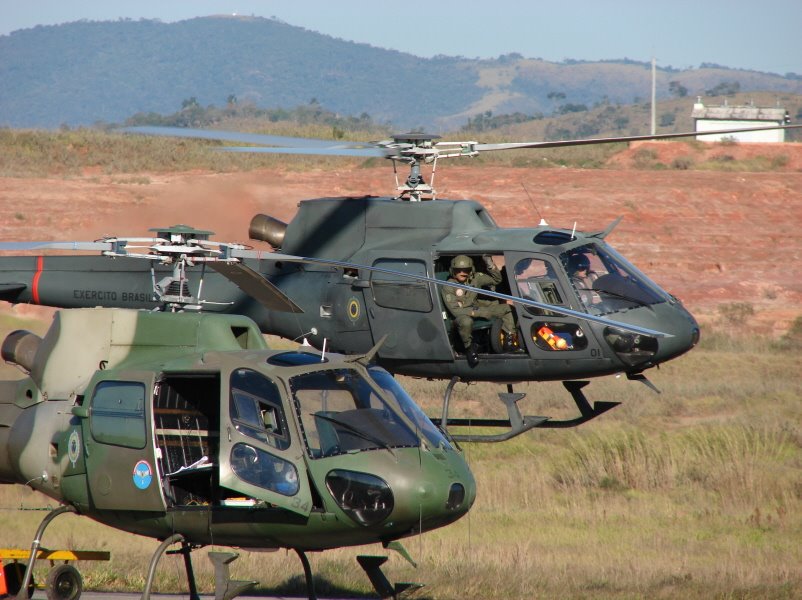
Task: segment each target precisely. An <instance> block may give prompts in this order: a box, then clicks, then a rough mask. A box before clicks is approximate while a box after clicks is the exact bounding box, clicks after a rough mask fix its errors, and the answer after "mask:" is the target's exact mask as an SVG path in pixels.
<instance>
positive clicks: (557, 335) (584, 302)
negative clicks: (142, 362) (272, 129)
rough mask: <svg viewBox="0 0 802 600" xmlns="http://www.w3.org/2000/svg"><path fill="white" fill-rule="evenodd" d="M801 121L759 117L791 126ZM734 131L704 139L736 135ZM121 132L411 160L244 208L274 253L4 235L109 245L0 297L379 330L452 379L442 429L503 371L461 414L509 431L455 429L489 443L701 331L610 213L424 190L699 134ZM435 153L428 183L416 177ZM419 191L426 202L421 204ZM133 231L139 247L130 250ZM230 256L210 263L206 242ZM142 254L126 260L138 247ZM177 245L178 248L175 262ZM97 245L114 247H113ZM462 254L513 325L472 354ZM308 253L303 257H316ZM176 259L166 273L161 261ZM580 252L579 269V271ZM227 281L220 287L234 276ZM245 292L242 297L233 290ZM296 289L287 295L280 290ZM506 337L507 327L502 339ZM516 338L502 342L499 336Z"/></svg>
mask: <svg viewBox="0 0 802 600" xmlns="http://www.w3.org/2000/svg"><path fill="white" fill-rule="evenodd" d="M793 127H800V126H799V125H786V126H775V127H760V128H757V129H778V128H793ZM739 131H744V129H728V130H721V131H716V132H706V133H707V134H711V133H712V134H716V135H721V134H722V133H736V132H739ZM129 133H135V134H147V135H170V136H183V137H194V138H204V139H212V140H219V141H222V142H231V141H235V142H236V141H239V142H244V143H251V144H253V143H258V144H264V145H263V146H259V147H255V146H247V147H232V146H222V147H221V150H224V151H233V152H267V153H295V154H338V155H350V156H366V157H368V156H383V157H385V158H388V159H390V160H391V161H392V162H393V165H394V167H395V166H396V165H397V164H398V163H402V164H406V165H408V166H409V168H410V171H409V175H408V176H407V178H406V180H405V181H404V182H398V175H397V171H396V181H397V184H398V185H397V188H398V194H397V195H396V196H394V197H373V196H368V197H354V198H318V199H311V200H305V201H302V202H300V203H299V208H298V211H297V214H296V215H295V217H294V218H293V219H292V220H291V222H289V223H284V222H281V221H279V220H278V219H275V218H273V217H271V216H269V215H263V214H260V215H256V216H255V217H254V218H253V220H252V221H251V226H250V230H249V235H250V237H251V238H252V239H254V240H257V241H261V242H267V243H268V244H269V245H270V246H271V247H272V248H273V250H274V251H273V252H267V251H258V250H254V249H253V248H245V247H235V245H231V244H223V243H218V242H212V241H211V240H210V239H209V238H210V235H211V232H208V231H196V230H193V229H191V228H189V227H187V226H183V225H182V226H176V227H173V228H162V229H156V230H153V231H155V233H156V237H155V238H149V239H137V238H107V239H104V240H99V241H98V243H97V244H95V245H94V246H93V245H92V244H91V243H89V244H79V243H75V242H66V243H28V244H25V243H23V244H18V243H17V244H15V243H5V244H0V249H6V250H38V249H42V248H60V249H83V250H99V251H100V252H101V253H102V254H104V255H105V257H103V256H95V257H92V256H82V257H65V256H46V257H45V256H34V257H31V256H29V257H6V258H0V298H2V299H4V300H8V301H11V302H33V303H38V304H45V305H50V306H61V307H82V306H95V305H103V306H112V307H128V308H157V307H159V306H163V305H165V304H166V305H170V306H172V307H174V308H175V307H180V308H181V309H183V310H187V309H190V308H192V309H196V310H200V309H203V310H206V311H212V312H236V313H239V314H245V315H248V316H249V317H251V318H252V319H253V320H254V321H255V322H256V323H257V324H258V325H259V327H260V329H261V330H262V331H263V332H267V333H272V334H277V335H280V336H282V337H285V338H288V339H301V338H306V339H308V340H309V341H310V342H311V343H312V344H313V345H314V346H316V347H318V348H320V349H322V348H324V347H326V348H327V349H328V350H331V351H336V352H343V353H346V354H353V353H355V354H358V353H364V352H367V351H368V350H369V349H370V348H371V347H373V345H374V344H375V343H376V342H377V341H378V340H379V339H381V338H382V337H384V336H386V341H385V343H384V344H383V345H382V346H381V348H380V349H379V350H378V353H377V356H376V360H377V361H378V363H379V364H380V365H382V366H383V367H385V368H386V369H388V370H389V371H390V372H392V373H397V374H404V375H410V376H415V377H426V378H435V379H445V380H450V382H449V384H448V386H447V388H446V392H445V395H444V399H443V414H442V417H441V418H440V419H438V420H436V421H435V422H437V423H439V424H440V425H441V426H442V427H443V428H447V427H448V426H449V425H458V424H465V423H464V422H463V421H461V420H459V419H449V417H448V413H449V410H448V407H449V400H450V396H451V393H452V391H453V389H454V386H455V384H456V383H457V382H458V381H464V382H471V381H491V382H499V383H502V384H506V386H507V392H506V393H502V394H500V396H499V397H500V399H501V401H502V402H503V403H504V404H505V406H506V407H507V411H508V416H509V419H502V420H493V419H479V420H477V419H473V420H472V421H471V423H472V424H474V425H487V426H500V427H505V428H506V427H509V429H508V430H507V431H505V432H503V433H501V434H499V435H481V434H480V435H471V436H458V437H455V439H457V440H463V439H467V440H472V441H499V440H504V439H509V438H510V437H513V436H515V435H519V434H521V433H523V432H524V431H527V430H529V429H531V428H533V427H569V426H574V425H578V424H581V423H584V422H586V421H587V420H589V419H592V418H594V417H596V416H598V415H600V414H602V413H603V412H605V411H606V410H609V409H610V408H612V407H613V406H616V405H617V403H614V402H602V401H597V402H595V403H594V404H593V405H591V404H590V402H589V401H588V400H587V398H586V397H585V395H584V392H583V391H582V390H583V387H584V386H585V385H586V384H587V381H585V380H587V379H588V378H592V377H598V376H604V375H610V374H625V375H626V376H627V377H628V378H629V379H631V380H635V381H641V382H643V383H646V384H647V385H651V384H650V383H649V382H648V380H647V379H646V377H645V375H644V372H645V371H646V370H648V369H650V368H652V367H655V366H657V365H659V364H661V363H663V362H665V361H668V360H671V359H673V358H675V357H677V356H680V355H681V354H683V353H685V352H687V351H688V350H690V349H691V348H693V346H694V345H695V344H696V343H697V342H698V340H699V327H698V325H697V323H696V321H695V319H694V318H693V316H692V315H691V314H690V313H689V312H688V311H687V310H686V309H685V308H684V307H683V305H682V303H681V302H680V301H679V300H678V299H677V298H676V297H674V296H672V295H671V294H669V293H667V292H666V291H664V290H663V289H661V288H660V287H659V286H658V285H657V284H656V283H654V282H653V281H651V280H650V279H649V278H648V277H647V276H646V275H645V274H643V273H642V272H641V271H639V270H638V269H637V268H636V267H635V266H634V265H632V264H631V263H630V262H629V261H628V260H627V259H626V258H625V257H624V256H623V255H621V254H620V253H619V252H617V251H616V250H615V249H614V248H613V247H612V246H610V245H609V244H608V243H607V242H606V238H607V237H608V236H609V235H610V233H611V232H612V231H613V229H614V227H615V226H616V225H617V223H618V221H614V222H613V223H611V224H610V225H609V226H608V227H606V228H605V229H603V230H599V231H590V232H582V231H576V230H569V229H563V228H556V227H551V226H549V225H548V224H547V223H545V222H541V223H540V224H539V225H538V226H536V227H522V228H501V227H499V226H498V225H497V224H496V222H495V221H494V220H493V217H492V216H491V215H490V213H489V212H488V211H487V210H486V209H485V208H484V207H483V206H482V205H481V204H479V203H478V202H475V201H472V200H442V199H436V193H435V190H434V188H433V186H432V182H433V178H434V173H435V168H436V164H437V161H438V160H439V159H441V158H452V157H471V156H476V155H477V154H479V153H480V152H485V151H498V150H508V149H516V148H552V147H559V146H571V145H587V144H600V143H611V142H622V141H638V140H651V139H673V138H679V137H691V136H698V135H699V134H698V133H697V132H688V133H675V134H659V135H654V136H651V135H650V136H630V137H622V138H603V139H583V140H568V141H550V142H519V143H506V144H480V143H478V142H475V141H467V142H437V141H436V140H437V139H438V137H437V136H433V135H427V134H417V133H410V134H403V135H397V136H394V137H393V138H392V139H388V140H383V141H381V142H376V143H366V142H364V143H363V142H355V143H351V142H341V141H337V142H332V141H326V140H309V139H305V138H287V137H281V136H266V135H259V134H242V133H234V132H220V131H207V130H193V129H177V128H161V127H157V128H151V127H140V128H133V130H131V131H129ZM423 165H431V168H432V173H431V178H430V182H429V183H426V181H425V180H424V177H423V176H422V169H421V167H422V166H423ZM427 199H428V201H424V200H427ZM136 244H144V245H145V251H144V254H142V253H140V254H137V253H136V252H135V251H133V247H134V246H135V245H136ZM211 252H214V253H215V256H220V257H223V258H225V261H216V262H215V263H214V265H215V266H213V268H212V269H207V268H206V266H205V265H206V263H204V262H203V260H202V257H201V255H202V254H209V253H211ZM137 256H138V257H141V258H146V259H147V261H146V262H148V263H150V264H148V265H143V263H142V261H132V260H127V259H129V258H132V257H137ZM181 256H183V257H184V259H181V260H176V259H179V257H181ZM108 257H112V258H116V259H126V260H109V258H108ZM458 257H459V258H460V259H467V260H469V261H470V262H471V264H472V268H473V270H475V271H487V270H488V269H490V270H492V269H493V268H497V269H498V270H499V271H500V272H501V273H502V278H501V281H500V283H499V284H498V285H496V286H495V289H482V290H472V289H471V287H470V286H462V290H461V291H462V292H463V293H467V292H471V293H474V292H476V293H480V294H482V297H483V298H485V299H486V300H485V301H493V302H500V303H510V306H511V311H512V312H513V315H514V320H515V323H516V332H514V333H515V335H514V336H510V335H509V333H510V332H507V331H504V330H503V327H502V326H501V324H500V323H499V321H498V320H497V319H494V320H484V319H478V318H477V319H474V320H473V323H472V325H471V327H472V330H473V334H474V335H473V340H475V341H476V344H477V348H478V352H477V358H478V359H479V360H478V362H477V361H475V360H474V361H471V360H469V358H470V354H469V352H468V350H469V349H468V348H466V347H465V346H464V344H463V343H462V340H461V338H460V336H459V335H458V334H457V331H456V327H455V325H454V321H455V319H454V315H453V314H451V313H450V312H449V310H448V309H447V307H446V305H445V303H444V298H443V294H442V293H441V292H440V289H441V288H443V287H445V288H448V289H455V290H457V292H456V293H459V291H460V287H461V286H460V285H459V284H458V283H457V282H456V281H455V280H454V279H453V278H452V277H450V271H451V270H452V262H453V261H455V259H457V258H458ZM312 259H314V260H312ZM170 265H172V269H173V270H172V271H171V270H170V268H171V267H170ZM579 265H586V267H587V268H586V270H585V273H586V277H585V279H584V281H582V280H581V278H580V277H578V276H577V272H578V271H577V268H576V267H577V266H579ZM232 281H233V282H234V283H235V284H236V285H232V284H231V282H232ZM245 292H247V293H245ZM289 298H292V300H289ZM509 338H512V339H509ZM511 342H512V343H511ZM520 381H562V382H563V385H564V386H565V387H566V389H567V390H568V392H569V393H570V394H571V396H572V398H573V400H574V401H575V403H576V405H577V407H578V409H579V412H580V414H579V416H578V417H576V418H574V419H568V420H562V421H560V420H555V419H550V418H547V417H539V416H527V417H524V416H522V415H521V413H520V411H519V410H518V407H517V402H518V401H519V400H520V399H521V398H522V397H523V394H520V393H515V392H514V390H513V384H514V383H516V382H520Z"/></svg>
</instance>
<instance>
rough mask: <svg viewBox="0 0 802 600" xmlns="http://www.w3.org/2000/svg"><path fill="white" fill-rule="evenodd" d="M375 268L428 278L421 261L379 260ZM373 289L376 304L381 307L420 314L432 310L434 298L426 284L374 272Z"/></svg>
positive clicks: (372, 277) (372, 278) (372, 275)
mask: <svg viewBox="0 0 802 600" xmlns="http://www.w3.org/2000/svg"><path fill="white" fill-rule="evenodd" d="M373 266H374V267H380V268H382V269H388V270H391V271H401V272H403V273H411V274H413V275H422V276H424V277H425V276H426V265H425V264H424V263H423V262H421V261H419V260H404V259H400V258H399V259H394V258H388V259H382V260H377V261H376V262H375V263H374V264H373ZM371 288H372V290H373V300H374V302H376V304H378V305H379V306H381V307H384V308H399V309H402V310H414V311H418V312H430V311H431V310H432V297H431V295H430V294H429V286H428V284H426V283H423V282H420V281H414V280H412V279H408V278H406V277H398V276H396V275H390V274H386V273H377V272H373V273H372V274H371Z"/></svg>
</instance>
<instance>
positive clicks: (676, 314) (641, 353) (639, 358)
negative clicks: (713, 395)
mask: <svg viewBox="0 0 802 600" xmlns="http://www.w3.org/2000/svg"><path fill="white" fill-rule="evenodd" d="M627 316H628V321H629V322H630V323H632V324H633V325H639V326H642V327H648V328H650V329H654V330H657V331H661V332H663V333H665V334H666V335H665V336H663V337H653V336H650V335H641V334H635V333H632V332H629V331H625V330H623V329H620V328H617V327H612V326H608V327H605V328H604V331H603V336H604V339H605V341H606V342H607V344H608V345H609V346H610V348H611V349H612V350H613V351H614V352H615V353H616V355H617V356H618V358H619V359H620V360H621V362H622V363H624V364H625V365H626V366H627V367H628V368H629V369H632V370H634V371H636V372H640V371H641V370H643V369H644V368H648V367H653V366H655V365H658V364H660V363H662V362H665V361H668V360H671V359H672V358H676V357H677V356H680V355H682V354H685V353H686V352H688V351H689V350H690V349H691V348H693V347H694V346H695V345H696V344H697V343H699V336H700V331H699V324H698V323H697V322H696V319H694V317H693V315H691V313H689V312H688V311H687V310H686V309H685V307H683V306H682V304H680V303H679V301H674V302H672V303H670V304H669V303H664V304H660V305H656V306H652V307H650V308H648V309H647V308H643V309H639V310H633V311H630V313H628V315H627Z"/></svg>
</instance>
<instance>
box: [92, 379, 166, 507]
mask: <svg viewBox="0 0 802 600" xmlns="http://www.w3.org/2000/svg"><path fill="white" fill-rule="evenodd" d="M153 385H154V376H153V373H149V372H143V373H138V372H126V373H115V374H114V378H113V379H101V380H99V381H97V382H96V383H95V386H94V388H93V389H92V390H91V392H90V393H88V394H87V397H88V398H90V400H89V411H88V418H84V419H83V439H84V444H83V447H84V452H85V458H86V474H87V478H88V481H89V493H90V495H91V503H92V504H93V505H94V506H95V507H96V508H99V509H109V510H136V511H163V510H164V508H165V505H164V497H163V496H162V492H161V486H160V485H159V478H158V476H157V474H156V453H155V450H154V446H153V436H152V435H150V434H149V432H150V431H152V425H151V411H150V409H149V407H150V406H151V397H152V394H153Z"/></svg>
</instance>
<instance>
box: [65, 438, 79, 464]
mask: <svg viewBox="0 0 802 600" xmlns="http://www.w3.org/2000/svg"><path fill="white" fill-rule="evenodd" d="M67 456H68V457H69V459H70V462H71V463H72V466H73V467H75V463H76V462H78V458H80V456H81V436H80V434H79V433H78V430H77V429H73V430H72V433H71V434H70V439H69V440H68V441H67Z"/></svg>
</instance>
